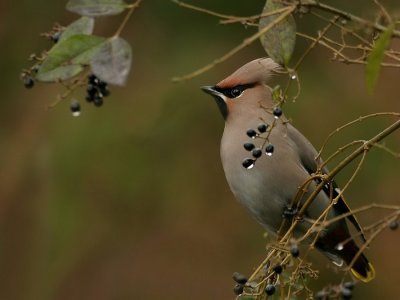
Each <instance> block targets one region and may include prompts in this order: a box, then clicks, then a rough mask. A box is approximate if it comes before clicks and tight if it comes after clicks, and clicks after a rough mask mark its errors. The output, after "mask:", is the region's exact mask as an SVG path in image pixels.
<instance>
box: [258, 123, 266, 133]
mask: <svg viewBox="0 0 400 300" xmlns="http://www.w3.org/2000/svg"><path fill="white" fill-rule="evenodd" d="M267 128H268V125H266V124H260V125H258V127H257V129H258V131H259V132H260V133H264V132H266V131H267Z"/></svg>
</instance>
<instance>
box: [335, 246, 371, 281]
mask: <svg viewBox="0 0 400 300" xmlns="http://www.w3.org/2000/svg"><path fill="white" fill-rule="evenodd" d="M359 250H360V249H359V248H358V246H357V245H356V243H355V242H354V241H349V242H348V243H346V244H344V245H343V250H342V251H340V252H341V254H342V255H341V256H342V258H343V259H344V261H345V262H346V264H347V265H350V264H351V263H352V261H353V259H354V257H356V255H358V252H359ZM351 273H353V275H354V277H356V278H357V279H358V280H361V281H362V282H368V281H371V280H372V279H374V278H375V269H374V267H373V266H372V264H371V263H370V262H369V261H368V259H367V258H366V257H365V255H364V254H363V253H361V254H359V255H358V257H357V258H356V260H355V261H354V262H353V265H352V266H351Z"/></svg>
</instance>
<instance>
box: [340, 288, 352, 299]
mask: <svg viewBox="0 0 400 300" xmlns="http://www.w3.org/2000/svg"><path fill="white" fill-rule="evenodd" d="M352 297H353V292H352V291H351V290H350V289H346V288H342V299H351V298H352Z"/></svg>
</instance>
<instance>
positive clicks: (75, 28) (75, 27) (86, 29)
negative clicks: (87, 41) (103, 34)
mask: <svg viewBox="0 0 400 300" xmlns="http://www.w3.org/2000/svg"><path fill="white" fill-rule="evenodd" d="M93 29H94V19H93V18H89V17H81V18H79V19H78V20H76V21H75V22H73V23H71V24H69V25H68V26H67V27H66V28H65V29H64V31H63V33H62V34H61V37H60V40H59V41H58V42H60V41H62V40H65V39H67V38H69V37H70V36H73V35H76V34H88V35H89V34H92V33H93Z"/></svg>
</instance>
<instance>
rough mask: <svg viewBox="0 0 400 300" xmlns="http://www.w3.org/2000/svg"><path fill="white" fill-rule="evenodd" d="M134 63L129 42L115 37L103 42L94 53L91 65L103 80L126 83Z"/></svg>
mask: <svg viewBox="0 0 400 300" xmlns="http://www.w3.org/2000/svg"><path fill="white" fill-rule="evenodd" d="M131 63H132V49H131V46H130V45H129V43H128V42H126V41H125V40H124V39H122V38H120V37H114V38H112V39H110V40H108V41H107V42H105V43H103V44H102V45H101V46H100V47H99V48H98V50H97V51H96V53H95V54H94V56H93V58H92V61H91V67H92V71H93V73H94V74H95V75H96V76H97V77H99V78H100V79H101V80H103V81H106V82H108V83H111V84H115V85H124V84H125V82H126V79H127V78H128V75H129V71H130V68H131Z"/></svg>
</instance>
